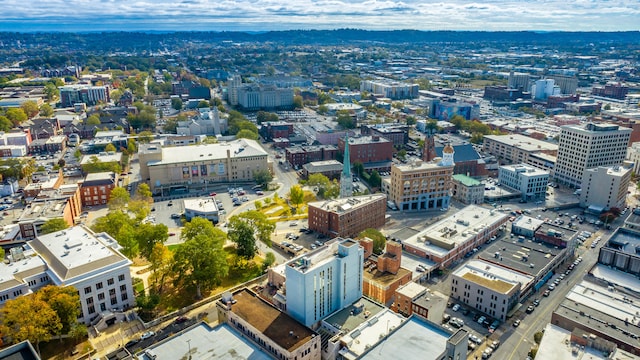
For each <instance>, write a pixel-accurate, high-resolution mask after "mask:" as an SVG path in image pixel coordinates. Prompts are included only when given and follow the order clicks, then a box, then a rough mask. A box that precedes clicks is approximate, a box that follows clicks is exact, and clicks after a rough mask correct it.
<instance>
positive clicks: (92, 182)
mask: <svg viewBox="0 0 640 360" xmlns="http://www.w3.org/2000/svg"><path fill="white" fill-rule="evenodd" d="M117 183H118V179H117V174H116V173H114V172H101V173H92V174H87V176H86V177H85V178H84V181H83V182H82V184H81V185H80V186H81V188H80V194H81V197H82V206H91V205H104V204H106V203H107V202H108V201H109V197H110V196H111V190H113V189H114V188H115V187H116V185H117Z"/></svg>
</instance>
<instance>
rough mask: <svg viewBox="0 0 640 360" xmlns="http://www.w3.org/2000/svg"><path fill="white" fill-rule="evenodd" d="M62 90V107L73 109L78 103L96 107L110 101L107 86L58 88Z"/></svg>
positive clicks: (67, 86)
mask: <svg viewBox="0 0 640 360" xmlns="http://www.w3.org/2000/svg"><path fill="white" fill-rule="evenodd" d="M58 89H59V90H60V106H62V107H72V106H73V105H74V104H76V103H84V104H87V105H96V104H98V103H99V102H103V103H107V102H109V101H110V98H109V88H108V87H107V86H91V85H82V84H81V85H65V86H60V87H58Z"/></svg>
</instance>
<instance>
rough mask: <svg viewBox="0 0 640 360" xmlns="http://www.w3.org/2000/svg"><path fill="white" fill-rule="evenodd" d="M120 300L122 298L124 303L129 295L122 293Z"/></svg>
mask: <svg viewBox="0 0 640 360" xmlns="http://www.w3.org/2000/svg"><path fill="white" fill-rule="evenodd" d="M121 298H122V301H125V300H127V299H128V298H129V295H127V293H126V292H123V293H122V296H121Z"/></svg>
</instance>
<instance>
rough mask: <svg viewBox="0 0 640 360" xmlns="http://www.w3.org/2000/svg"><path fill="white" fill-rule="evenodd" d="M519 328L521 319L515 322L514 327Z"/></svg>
mask: <svg viewBox="0 0 640 360" xmlns="http://www.w3.org/2000/svg"><path fill="white" fill-rule="evenodd" d="M518 326H520V319H518V320H516V321H514V322H513V327H518Z"/></svg>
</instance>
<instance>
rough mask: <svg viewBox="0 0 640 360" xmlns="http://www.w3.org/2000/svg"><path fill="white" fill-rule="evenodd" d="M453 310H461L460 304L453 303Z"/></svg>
mask: <svg viewBox="0 0 640 360" xmlns="http://www.w3.org/2000/svg"><path fill="white" fill-rule="evenodd" d="M451 310H453V311H458V310H460V304H455V305H453V307H452V308H451Z"/></svg>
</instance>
